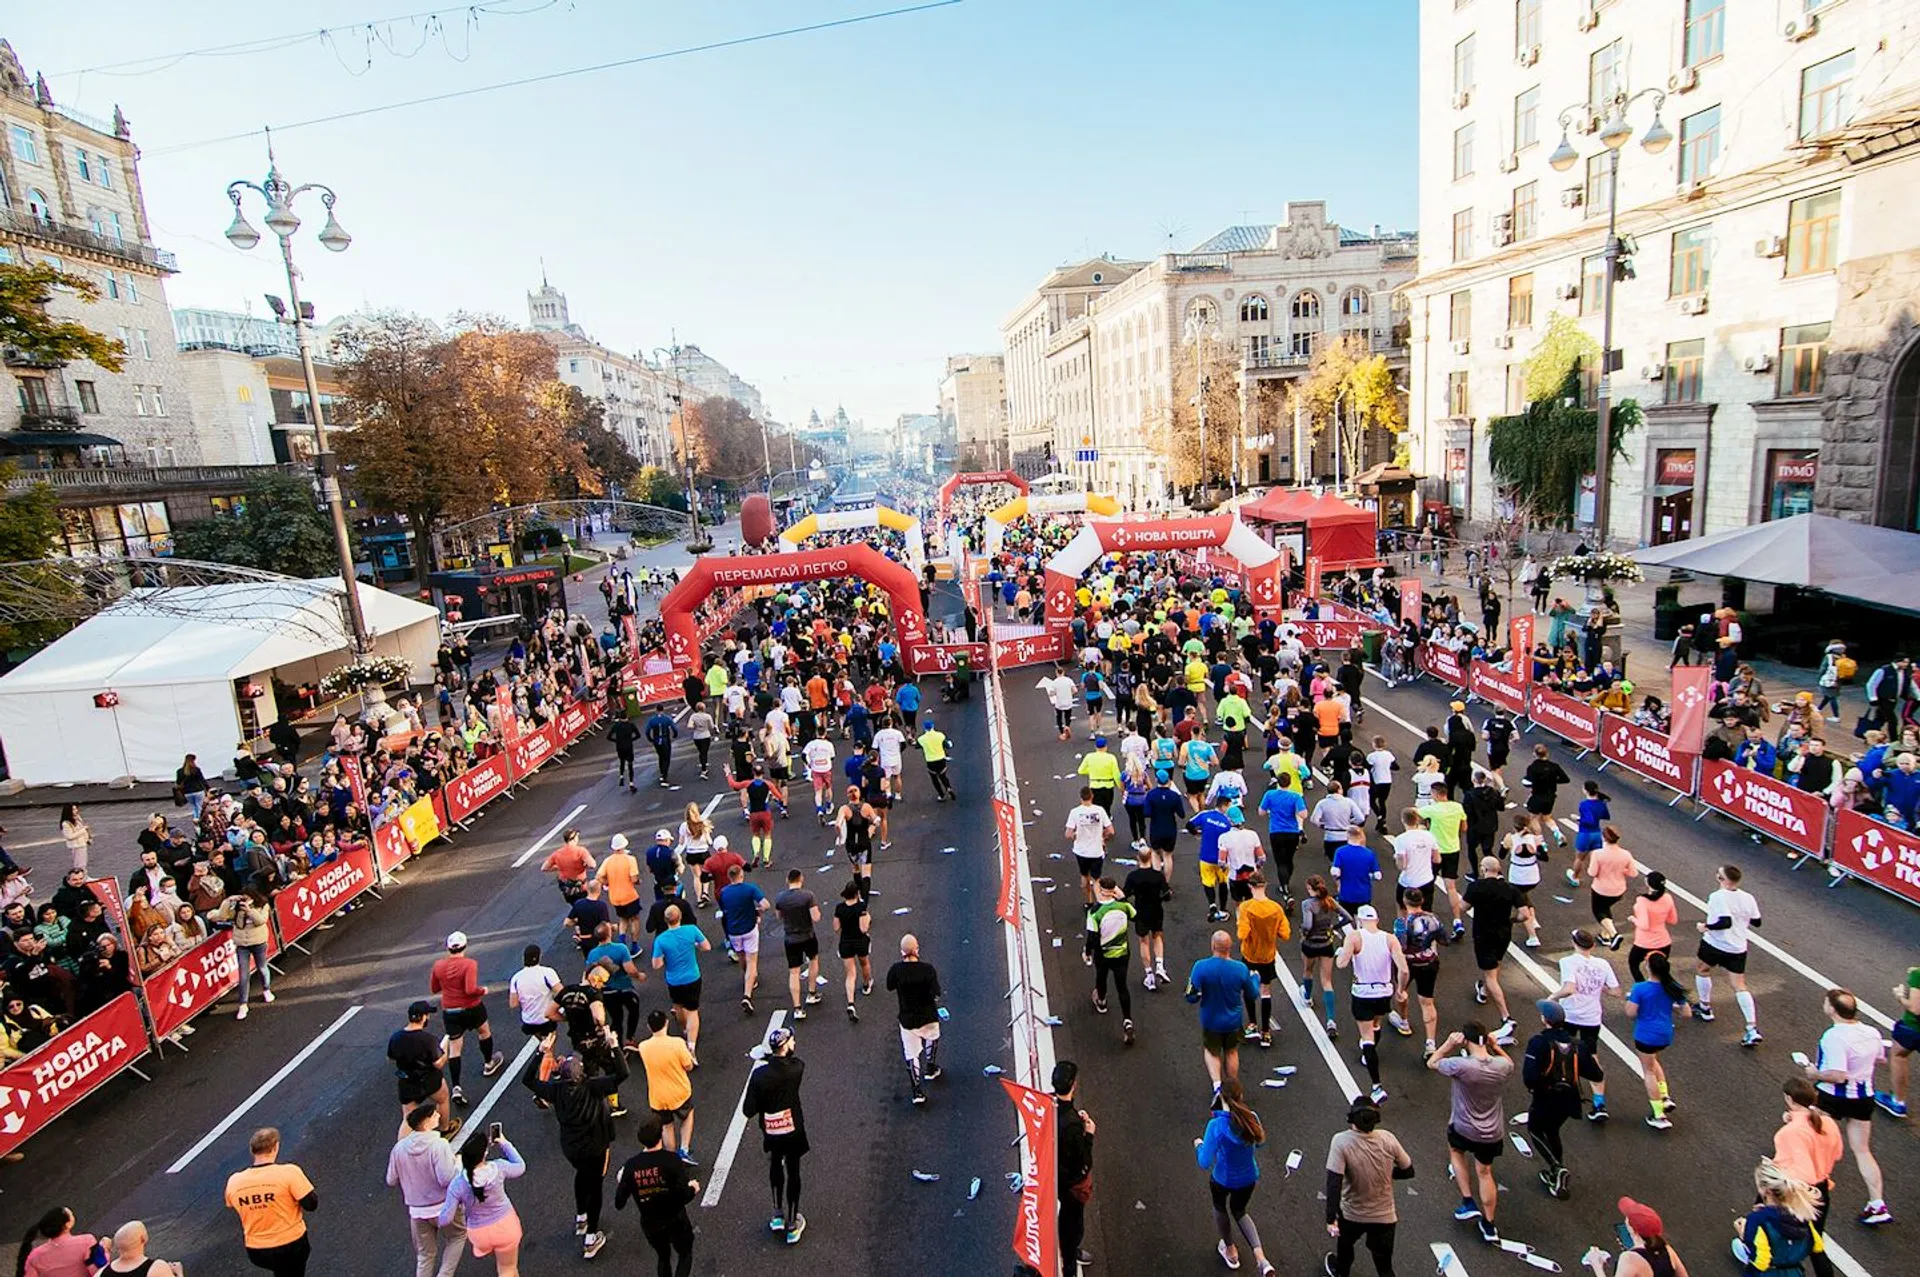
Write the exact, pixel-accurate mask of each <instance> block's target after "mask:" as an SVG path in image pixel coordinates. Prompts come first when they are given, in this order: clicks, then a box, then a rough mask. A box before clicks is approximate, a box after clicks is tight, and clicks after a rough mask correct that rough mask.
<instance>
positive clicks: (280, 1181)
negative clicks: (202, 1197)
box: [227, 1126, 320, 1277]
mask: <svg viewBox="0 0 1920 1277" xmlns="http://www.w3.org/2000/svg"><path fill="white" fill-rule="evenodd" d="M247 1148H248V1150H249V1151H250V1152H251V1153H252V1154H253V1165H251V1166H249V1167H247V1168H246V1169H245V1170H243V1171H235V1172H234V1173H233V1174H232V1175H229V1176H228V1177H227V1205H228V1206H230V1207H231V1208H232V1209H233V1211H234V1213H235V1214H237V1215H239V1216H240V1231H241V1237H242V1239H243V1240H244V1241H245V1243H246V1247H247V1260H248V1262H250V1263H251V1264H252V1265H253V1266H254V1267H255V1268H263V1269H265V1270H266V1271H267V1272H269V1273H272V1274H273V1275H274V1277H306V1272H307V1260H308V1258H309V1256H311V1255H312V1253H313V1247H312V1245H311V1243H309V1242H308V1241H307V1220H306V1213H307V1212H308V1211H310V1210H318V1209H319V1208H320V1196H319V1194H318V1193H316V1192H315V1191H314V1188H313V1181H311V1180H309V1179H308V1178H307V1176H306V1172H304V1171H302V1170H301V1169H300V1168H299V1167H298V1166H295V1165H293V1164H292V1163H291V1162H284V1163H283V1162H281V1161H280V1160H279V1158H280V1132H279V1131H277V1130H275V1129H274V1128H273V1127H271V1126H264V1127H261V1128H260V1129H259V1130H257V1131H255V1132H254V1133H253V1138H251V1139H250V1140H248V1141H247Z"/></svg>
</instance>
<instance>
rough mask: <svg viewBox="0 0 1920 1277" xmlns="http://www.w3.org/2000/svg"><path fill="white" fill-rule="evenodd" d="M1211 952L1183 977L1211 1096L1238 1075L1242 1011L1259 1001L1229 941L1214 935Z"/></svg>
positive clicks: (1243, 1030)
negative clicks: (1195, 1010)
mask: <svg viewBox="0 0 1920 1277" xmlns="http://www.w3.org/2000/svg"><path fill="white" fill-rule="evenodd" d="M1210 947H1211V949H1212V952H1211V953H1210V954H1209V955H1208V956H1207V957H1204V958H1202V959H1200V960H1199V961H1198V962H1196V963H1194V964H1193V969H1192V970H1191V971H1190V972H1188V973H1187V993H1186V997H1187V1001H1188V1002H1192V1003H1197V1004H1198V1005H1199V1007H1200V1045H1201V1058H1202V1059H1203V1060H1204V1061H1205V1063H1206V1066H1207V1080H1208V1081H1209V1082H1210V1083H1212V1085H1213V1091H1214V1094H1215V1095H1216V1096H1217V1095H1218V1094H1219V1092H1220V1081H1221V1079H1222V1078H1230V1077H1238V1076H1239V1075H1240V1039H1241V1038H1242V1037H1243V1036H1245V1034H1246V1028H1247V1022H1246V1019H1245V1018H1244V1011H1245V1008H1246V1007H1248V1006H1252V1005H1254V1004H1255V1002H1256V1001H1257V1000H1258V999H1259V997H1260V985H1259V983H1258V982H1257V981H1256V980H1255V979H1254V978H1253V972H1251V971H1249V970H1248V969H1247V964H1246V963H1244V962H1238V961H1236V960H1235V959H1234V957H1233V937H1232V936H1230V935H1228V934H1227V933H1226V932H1224V931H1216V932H1214V933H1213V938H1212V941H1211V945H1210Z"/></svg>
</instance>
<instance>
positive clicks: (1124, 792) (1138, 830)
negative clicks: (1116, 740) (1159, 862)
mask: <svg viewBox="0 0 1920 1277" xmlns="http://www.w3.org/2000/svg"><path fill="white" fill-rule="evenodd" d="M1142 739H1144V738H1143V737H1141V736H1139V735H1137V734H1134V735H1129V736H1128V737H1127V738H1126V739H1125V740H1123V741H1122V742H1121V752H1122V755H1123V756H1124V757H1125V758H1126V764H1125V766H1124V769H1123V770H1122V771H1121V773H1120V794H1121V801H1120V805H1121V806H1122V807H1123V808H1125V809H1126V813H1127V840H1128V842H1129V844H1130V845H1131V846H1132V848H1133V851H1134V854H1136V855H1138V854H1139V853H1141V852H1144V851H1146V850H1147V795H1149V794H1151V793H1152V792H1153V780H1152V778H1151V777H1150V776H1149V775H1148V774H1147V760H1146V757H1145V756H1144V755H1142V754H1139V753H1132V754H1129V753H1127V752H1126V746H1127V744H1128V743H1129V742H1132V741H1137V740H1142ZM1149 861H1151V857H1149Z"/></svg>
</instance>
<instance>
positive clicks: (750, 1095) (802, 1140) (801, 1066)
mask: <svg viewBox="0 0 1920 1277" xmlns="http://www.w3.org/2000/svg"><path fill="white" fill-rule="evenodd" d="M806 1069H807V1066H806V1064H805V1062H804V1061H802V1060H801V1059H800V1058H799V1057H798V1056H796V1055H795V1054H794V1053H793V1030H792V1029H787V1028H773V1029H770V1030H768V1031H767V1054H766V1058H765V1059H763V1060H761V1061H760V1063H759V1064H757V1065H755V1066H754V1070H753V1072H752V1074H750V1075H749V1076H748V1078H747V1089H746V1093H745V1094H744V1095H743V1096H742V1097H741V1101H740V1109H741V1112H743V1113H745V1114H746V1115H747V1117H748V1118H749V1119H752V1118H756V1117H757V1118H759V1119H760V1146H761V1148H762V1149H764V1150H765V1151H766V1154H767V1179H768V1181H769V1182H770V1183H771V1184H772V1186H773V1218H772V1219H770V1220H768V1221H767V1227H768V1228H769V1229H771V1230H772V1231H773V1232H775V1233H778V1234H781V1235H782V1236H784V1237H785V1238H786V1242H787V1245H789V1246H796V1245H798V1244H799V1242H800V1238H801V1237H802V1236H804V1235H805V1233H806V1231H807V1217H806V1216H805V1215H802V1214H801V1213H800V1159H801V1158H802V1157H805V1156H806V1155H807V1149H808V1147H809V1145H808V1144H807V1121H806V1115H805V1114H804V1112H803V1111H802V1110H801V1107H800V1083H801V1080H802V1079H803V1078H804V1077H805V1076H806Z"/></svg>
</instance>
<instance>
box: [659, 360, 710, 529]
mask: <svg viewBox="0 0 1920 1277" xmlns="http://www.w3.org/2000/svg"><path fill="white" fill-rule="evenodd" d="M653 353H654V354H656V355H662V354H664V355H665V356H666V357H667V360H668V362H669V363H671V364H672V365H673V409H674V415H675V416H676V417H678V418H680V461H681V464H682V465H684V466H685V467H686V471H687V513H688V514H689V515H690V516H692V518H693V530H692V535H691V536H689V537H688V538H687V544H688V545H701V544H704V541H703V538H702V537H701V535H700V494H699V493H698V492H696V491H695V490H694V486H693V438H692V436H691V435H689V434H688V433H687V405H686V401H685V398H684V397H683V392H682V390H681V387H680V342H679V341H678V340H677V339H676V340H675V341H674V343H673V345H671V346H655V347H654V348H653Z"/></svg>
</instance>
